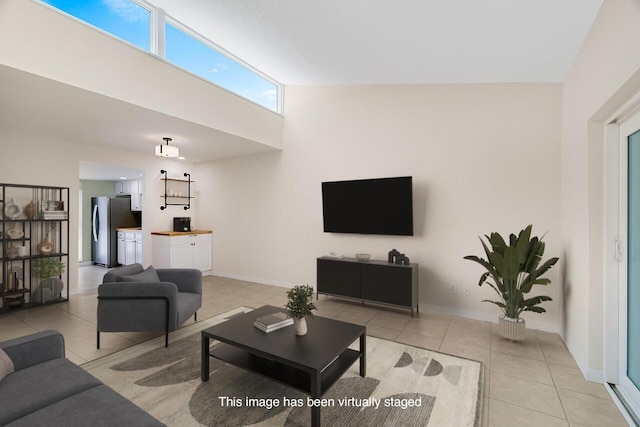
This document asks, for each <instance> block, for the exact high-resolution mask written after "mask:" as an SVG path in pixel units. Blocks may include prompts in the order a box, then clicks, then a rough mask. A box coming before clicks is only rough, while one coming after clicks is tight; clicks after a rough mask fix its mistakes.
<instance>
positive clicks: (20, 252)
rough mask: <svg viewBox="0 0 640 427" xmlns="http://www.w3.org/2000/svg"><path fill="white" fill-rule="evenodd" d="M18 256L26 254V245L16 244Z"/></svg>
mask: <svg viewBox="0 0 640 427" xmlns="http://www.w3.org/2000/svg"><path fill="white" fill-rule="evenodd" d="M18 256H20V257H23V256H27V247H26V246H18Z"/></svg>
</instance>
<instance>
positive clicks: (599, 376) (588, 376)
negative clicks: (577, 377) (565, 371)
mask: <svg viewBox="0 0 640 427" xmlns="http://www.w3.org/2000/svg"><path fill="white" fill-rule="evenodd" d="M581 370H582V369H581ZM582 373H583V374H584V379H585V380H587V381H591V382H593V383H598V384H604V371H599V370H597V369H590V368H587V369H585V370H584V371H583V372H582Z"/></svg>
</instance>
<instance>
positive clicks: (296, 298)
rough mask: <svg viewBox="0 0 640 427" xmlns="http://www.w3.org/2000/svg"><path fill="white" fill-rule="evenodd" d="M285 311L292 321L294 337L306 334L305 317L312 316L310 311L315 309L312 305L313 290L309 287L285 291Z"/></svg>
mask: <svg viewBox="0 0 640 427" xmlns="http://www.w3.org/2000/svg"><path fill="white" fill-rule="evenodd" d="M287 298H288V299H289V300H288V301H287V305H286V306H285V307H284V308H285V309H286V310H287V314H288V315H289V317H291V318H292V319H293V323H294V325H295V329H296V335H306V334H307V320H306V318H305V316H307V315H310V316H313V312H312V310H315V309H316V308H317V307H316V306H315V305H314V304H313V302H312V300H313V288H312V287H311V286H309V285H298V286H294V287H293V288H292V289H291V290H289V291H287Z"/></svg>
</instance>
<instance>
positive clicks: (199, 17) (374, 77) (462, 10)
mask: <svg viewBox="0 0 640 427" xmlns="http://www.w3.org/2000/svg"><path fill="white" fill-rule="evenodd" d="M104 1H108V2H115V3H117V2H119V1H120V0H104ZM147 1H150V2H152V3H154V4H156V5H157V6H158V7H160V8H162V9H164V10H165V12H166V14H167V15H169V16H171V17H173V18H175V19H177V20H178V21H180V22H182V23H183V24H185V25H187V26H188V27H190V28H192V29H194V30H195V31H197V32H199V33H200V34H202V35H203V36H205V37H207V38H209V39H211V40H212V41H214V42H215V43H217V44H219V45H220V46H223V47H224V48H225V49H226V50H227V51H229V52H231V53H233V54H235V55H236V56H238V57H239V58H241V59H243V60H244V61H245V62H247V63H249V64H252V65H253V66H254V67H256V68H257V69H259V70H261V71H262V72H264V73H265V74H267V75H269V76H271V77H272V78H274V79H275V80H277V81H280V82H281V83H284V84H285V85H327V84H338V85H344V84H421V83H482V82H491V83H493V82H562V81H564V79H565V78H566V75H567V73H568V71H569V69H570V68H571V65H572V63H573V60H574V58H575V57H576V55H577V53H578V50H579V49H580V46H581V44H582V42H583V41H584V39H585V37H586V35H587V33H588V31H589V28H590V27H591V25H592V23H593V21H594V19H595V16H596V14H597V12H598V10H599V8H600V6H601V4H602V1H603V0H528V1H524V0H484V1H475V0H440V1H435V0H396V1H389V0H322V1H317V0H315V1H312V0H287V1H285V0H260V1H256V0H181V1H175V0H147ZM43 99H44V100H54V99H55V100H57V101H56V103H51V102H43ZM285 102H286V100H285ZM87 105H90V106H91V108H84V107H82V106H87ZM79 124H80V125H79ZM0 129H3V130H5V131H11V130H13V131H16V132H23V133H26V132H30V133H37V134H41V135H46V136H48V137H50V138H53V139H59V140H67V141H76V142H81V143H86V144H94V145H107V146H112V147H114V148H117V149H125V150H137V151H141V152H148V153H151V152H152V149H153V146H154V145H155V144H157V143H158V142H159V141H160V140H161V138H162V136H167V135H170V136H172V137H174V141H178V140H180V144H181V146H180V150H181V154H182V153H184V154H183V155H185V156H187V160H188V161H207V160H214V159H221V158H226V157H234V156H241V155H247V154H255V153H262V152H267V151H270V150H272V148H270V147H267V146H265V145H263V144H259V143H257V142H253V141H250V140H248V139H244V138H240V137H235V136H233V135H230V134H226V133H224V132H221V131H219V130H216V129H211V128H209V127H205V126H202V125H199V124H196V123H191V122H187V121H185V120H181V119H177V118H175V117H171V116H167V115H164V114H161V113H158V112H156V111H152V110H149V109H145V108H142V107H139V106H135V105H131V104H127V103H125V102H123V101H119V100H116V99H113V98H109V97H105V96H103V95H98V94H95V93H91V92H87V91H85V90H82V89H79V88H76V87H72V86H69V85H65V84H63V83H60V82H57V81H54V80H49V79H46V78H44V77H40V76H35V75H30V74H28V73H23V72H21V71H18V70H16V69H12V68H9V67H5V66H0ZM210 141H215V143H211V142H210ZM150 155H151V154H150ZM196 159H197V160H196ZM115 177H116V178H115V179H117V177H118V175H115Z"/></svg>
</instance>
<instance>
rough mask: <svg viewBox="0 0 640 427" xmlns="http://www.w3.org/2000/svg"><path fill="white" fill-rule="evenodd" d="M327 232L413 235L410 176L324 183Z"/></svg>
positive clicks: (323, 196)
mask: <svg viewBox="0 0 640 427" xmlns="http://www.w3.org/2000/svg"><path fill="white" fill-rule="evenodd" d="M322 213H323V221H324V231H325V232H328V233H358V234H387V235H396V236H413V194H412V179H411V177H410V176H403V177H397V178H378V179H360V180H355V181H333V182H323V183H322Z"/></svg>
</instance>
